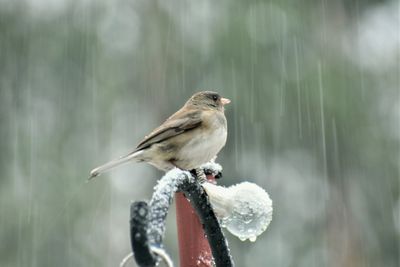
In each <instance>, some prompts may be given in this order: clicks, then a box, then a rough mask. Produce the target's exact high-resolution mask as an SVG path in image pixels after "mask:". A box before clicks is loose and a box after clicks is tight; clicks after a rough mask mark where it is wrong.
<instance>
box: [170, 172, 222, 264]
mask: <svg viewBox="0 0 400 267" xmlns="http://www.w3.org/2000/svg"><path fill="white" fill-rule="evenodd" d="M207 179H208V180H212V181H215V178H214V177H213V176H210V175H209V176H207ZM175 203H176V223H177V227H178V242H179V262H180V265H179V266H180V267H212V254H211V249H210V246H209V244H208V241H207V238H206V237H205V235H204V231H203V227H202V225H201V223H200V221H199V218H198V217H197V215H196V212H195V210H194V209H193V208H192V206H191V205H190V203H189V201H188V200H187V199H186V198H185V196H184V195H183V193H176V196H175Z"/></svg>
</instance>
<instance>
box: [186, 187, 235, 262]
mask: <svg viewBox="0 0 400 267" xmlns="http://www.w3.org/2000/svg"><path fill="white" fill-rule="evenodd" d="M179 189H180V190H181V191H182V192H184V194H185V196H186V198H188V199H189V200H190V203H191V205H192V207H193V208H194V209H195V211H196V213H197V216H199V219H200V222H201V223H202V224H203V229H204V232H205V234H206V236H207V239H208V243H209V244H210V248H211V252H212V255H213V257H214V262H215V265H216V266H218V267H219V266H221V267H222V266H223V267H232V266H234V264H233V260H232V257H231V255H230V253H229V248H228V243H227V241H226V239H225V236H224V234H223V232H222V230H221V226H220V225H219V222H218V219H217V217H216V216H215V213H214V210H213V209H212V207H211V204H210V202H209V201H208V196H207V194H206V192H205V191H204V189H203V187H202V186H201V185H200V184H199V183H198V182H197V181H196V182H190V181H189V180H184V181H183V183H182V184H181V185H180V187H179Z"/></svg>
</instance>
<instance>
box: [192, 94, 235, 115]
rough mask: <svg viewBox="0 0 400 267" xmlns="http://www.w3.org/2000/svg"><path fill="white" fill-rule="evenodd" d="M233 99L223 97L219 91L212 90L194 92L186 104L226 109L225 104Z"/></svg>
mask: <svg viewBox="0 0 400 267" xmlns="http://www.w3.org/2000/svg"><path fill="white" fill-rule="evenodd" d="M230 102H231V101H230V100H229V99H227V98H223V97H221V96H220V95H219V94H218V93H216V92H212V91H203V92H198V93H196V94H194V95H193V96H192V97H191V98H190V99H189V100H188V101H187V102H186V105H191V106H196V107H200V108H205V109H217V110H221V111H223V110H224V105H226V104H229V103H230Z"/></svg>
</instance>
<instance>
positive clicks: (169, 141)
mask: <svg viewBox="0 0 400 267" xmlns="http://www.w3.org/2000/svg"><path fill="white" fill-rule="evenodd" d="M230 102H231V101H230V100H229V99H227V98H222V97H221V96H220V95H219V94H218V93H215V92H210V91H204V92H199V93H196V94H194V95H193V96H192V97H191V98H190V99H189V100H188V101H187V102H186V103H185V105H184V106H183V107H182V108H181V109H180V110H178V111H177V112H176V113H174V114H173V115H172V116H171V117H169V118H168V119H167V120H166V121H165V122H164V123H163V124H161V125H160V126H159V127H158V128H156V129H154V130H153V131H152V132H151V133H150V134H149V135H147V136H146V137H145V138H144V139H143V141H142V142H140V143H139V145H138V146H137V147H136V149H135V150H134V151H133V152H131V153H129V154H128V155H126V156H123V157H120V158H119V159H116V160H113V161H110V162H108V163H106V164H104V165H101V166H99V167H97V168H95V169H93V170H92V171H91V172H90V177H89V179H90V178H93V177H96V176H98V175H100V174H101V173H103V172H105V171H108V170H110V169H112V168H114V167H116V166H118V165H120V164H123V163H126V162H129V161H131V160H133V161H136V162H147V163H149V164H151V165H153V166H155V167H156V168H158V169H160V170H163V171H168V170H171V169H173V168H175V167H176V168H179V169H182V170H193V169H196V168H198V167H200V165H201V164H203V163H206V162H208V161H210V160H211V159H213V158H214V157H215V156H216V155H217V153H218V152H219V151H220V150H221V149H222V147H224V145H225V142H226V137H227V123H226V118H225V114H224V105H226V104H229V103H230Z"/></svg>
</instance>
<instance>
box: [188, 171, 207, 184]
mask: <svg viewBox="0 0 400 267" xmlns="http://www.w3.org/2000/svg"><path fill="white" fill-rule="evenodd" d="M190 173H191V174H192V175H193V176H194V177H196V179H197V180H198V181H199V183H201V184H202V183H204V182H206V181H207V176H206V174H205V173H204V170H203V169H202V168H196V169H193V170H191V171H190Z"/></svg>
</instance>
